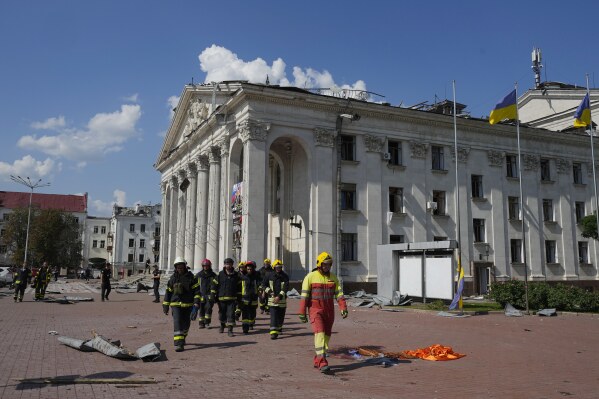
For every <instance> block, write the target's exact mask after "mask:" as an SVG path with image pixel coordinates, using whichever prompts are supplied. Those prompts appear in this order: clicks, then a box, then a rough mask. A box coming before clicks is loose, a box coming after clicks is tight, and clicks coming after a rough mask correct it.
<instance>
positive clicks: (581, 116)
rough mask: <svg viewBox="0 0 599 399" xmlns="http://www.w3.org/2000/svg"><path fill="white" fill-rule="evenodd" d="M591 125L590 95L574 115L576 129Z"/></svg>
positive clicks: (583, 100)
mask: <svg viewBox="0 0 599 399" xmlns="http://www.w3.org/2000/svg"><path fill="white" fill-rule="evenodd" d="M590 124H591V104H590V101H589V93H587V95H586V96H584V98H583V99H582V102H581V103H580V105H579V106H578V108H576V113H575V114H574V127H585V126H588V125H590Z"/></svg>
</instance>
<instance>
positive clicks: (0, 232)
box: [0, 229, 6, 237]
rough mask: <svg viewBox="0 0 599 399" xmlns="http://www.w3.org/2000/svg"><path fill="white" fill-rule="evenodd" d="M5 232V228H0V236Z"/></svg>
mask: <svg viewBox="0 0 599 399" xmlns="http://www.w3.org/2000/svg"><path fill="white" fill-rule="evenodd" d="M5 233H6V230H5V229H0V237H4V234H5Z"/></svg>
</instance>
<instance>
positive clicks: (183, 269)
mask: <svg viewBox="0 0 599 399" xmlns="http://www.w3.org/2000/svg"><path fill="white" fill-rule="evenodd" d="M174 267H175V272H174V273H173V275H172V276H171V278H170V279H169V280H168V283H167V287H166V293H165V294H164V302H162V311H163V312H164V314H166V315H168V311H169V309H171V313H172V315H173V330H174V333H173V340H174V343H175V351H176V352H182V351H183V350H184V349H185V339H186V338H187V334H188V333H189V326H191V320H192V318H193V319H194V320H195V318H194V317H197V314H198V308H199V307H200V305H199V302H200V299H199V295H198V283H197V282H196V279H195V277H194V275H193V273H192V272H190V271H189V270H187V262H186V261H185V259H183V258H182V257H177V258H175V263H174Z"/></svg>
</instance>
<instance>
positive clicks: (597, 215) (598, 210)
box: [586, 73, 599, 232]
mask: <svg viewBox="0 0 599 399" xmlns="http://www.w3.org/2000/svg"><path fill="white" fill-rule="evenodd" d="M586 78H587V96H588V97H589V117H590V120H591V123H589V127H590V128H591V160H592V162H593V187H594V188H595V218H596V221H597V230H598V232H599V199H598V197H597V177H596V174H595V145H594V144H593V136H594V133H593V113H592V112H591V93H590V91H589V74H588V73H587V74H586Z"/></svg>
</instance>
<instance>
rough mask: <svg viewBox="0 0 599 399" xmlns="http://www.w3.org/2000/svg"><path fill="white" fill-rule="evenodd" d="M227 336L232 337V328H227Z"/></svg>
mask: <svg viewBox="0 0 599 399" xmlns="http://www.w3.org/2000/svg"><path fill="white" fill-rule="evenodd" d="M227 335H228V336H229V337H232V336H233V326H229V331H228V332H227Z"/></svg>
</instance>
